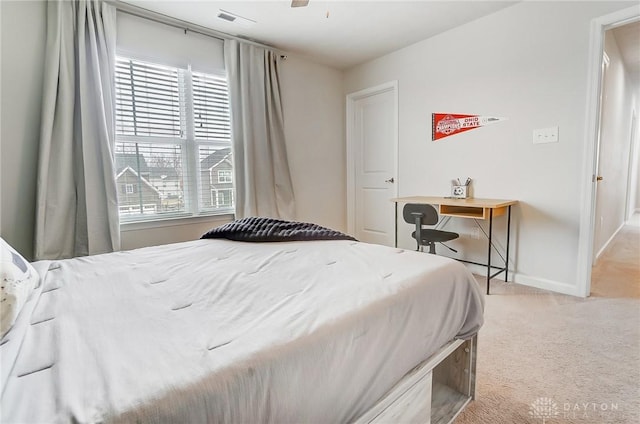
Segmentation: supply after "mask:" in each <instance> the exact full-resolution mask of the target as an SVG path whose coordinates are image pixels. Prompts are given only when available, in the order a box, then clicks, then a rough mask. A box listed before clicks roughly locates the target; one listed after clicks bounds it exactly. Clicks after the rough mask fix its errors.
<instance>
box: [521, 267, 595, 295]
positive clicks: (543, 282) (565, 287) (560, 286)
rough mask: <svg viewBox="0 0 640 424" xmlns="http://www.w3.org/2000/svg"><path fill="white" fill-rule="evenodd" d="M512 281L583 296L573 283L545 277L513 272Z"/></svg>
mask: <svg viewBox="0 0 640 424" xmlns="http://www.w3.org/2000/svg"><path fill="white" fill-rule="evenodd" d="M512 281H513V282H514V283H518V284H522V285H523V286H529V287H535V288H537V289H543V290H549V291H552V292H555V293H561V294H568V295H570V296H576V297H583V296H582V294H581V293H580V292H579V289H578V287H577V286H576V285H575V284H568V283H563V282H561V281H555V280H548V279H546V278H540V277H533V276H531V275H526V274H520V273H515V275H514V276H513V279H512Z"/></svg>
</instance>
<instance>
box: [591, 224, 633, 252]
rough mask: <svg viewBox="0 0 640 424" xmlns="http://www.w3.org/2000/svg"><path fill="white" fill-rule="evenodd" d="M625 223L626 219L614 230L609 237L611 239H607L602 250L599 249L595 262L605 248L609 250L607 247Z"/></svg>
mask: <svg viewBox="0 0 640 424" xmlns="http://www.w3.org/2000/svg"><path fill="white" fill-rule="evenodd" d="M625 224H626V221H623V222H622V224H620V226H619V227H618V229H617V230H615V231H614V232H613V234H612V235H611V237H609V240H607V242H606V243H605V244H604V245H603V246H602V247H601V248H600V250H598V253H596V256H595V258H594V260H593V261H594V262H595V261H597V260H598V259H599V258H600V255H602V254H603V253H604V251H605V250H607V247H609V244H611V242H612V241H613V239H614V238H615V237H616V236H617V235H618V233H619V232H620V230H622V227H624V226H625Z"/></svg>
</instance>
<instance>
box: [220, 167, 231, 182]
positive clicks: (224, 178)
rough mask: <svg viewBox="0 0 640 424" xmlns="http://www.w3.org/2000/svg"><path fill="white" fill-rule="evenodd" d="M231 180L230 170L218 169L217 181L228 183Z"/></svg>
mask: <svg viewBox="0 0 640 424" xmlns="http://www.w3.org/2000/svg"><path fill="white" fill-rule="evenodd" d="M230 182H231V170H230V169H221V170H219V171H218V183H221V184H224V183H230Z"/></svg>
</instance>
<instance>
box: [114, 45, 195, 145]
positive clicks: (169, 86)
mask: <svg viewBox="0 0 640 424" xmlns="http://www.w3.org/2000/svg"><path fill="white" fill-rule="evenodd" d="M183 90H184V87H183V84H180V78H179V75H178V69H176V68H169V67H166V66H160V65H154V64H151V63H145V62H140V61H134V60H131V59H125V58H122V57H118V58H117V59H116V94H117V96H116V112H117V113H116V130H117V132H118V134H123V135H137V136H159V137H182V134H184V123H183V120H182V119H181V116H182V115H183V113H182V109H183V107H184V102H181V101H180V98H181V95H180V94H181V91H183Z"/></svg>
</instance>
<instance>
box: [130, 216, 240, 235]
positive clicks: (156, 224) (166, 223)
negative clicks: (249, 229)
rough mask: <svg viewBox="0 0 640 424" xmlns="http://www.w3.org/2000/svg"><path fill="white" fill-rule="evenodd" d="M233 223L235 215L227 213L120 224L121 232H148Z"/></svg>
mask: <svg viewBox="0 0 640 424" xmlns="http://www.w3.org/2000/svg"><path fill="white" fill-rule="evenodd" d="M223 221H224V222H225V223H227V222H231V221H233V213H225V214H221V215H206V216H178V217H176V216H174V217H171V218H162V219H157V218H156V219H153V220H148V221H134V222H122V223H121V224H120V232H121V233H124V232H127V231H137V230H147V229H150V228H162V227H179V226H182V225H192V224H198V223H201V222H223Z"/></svg>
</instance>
